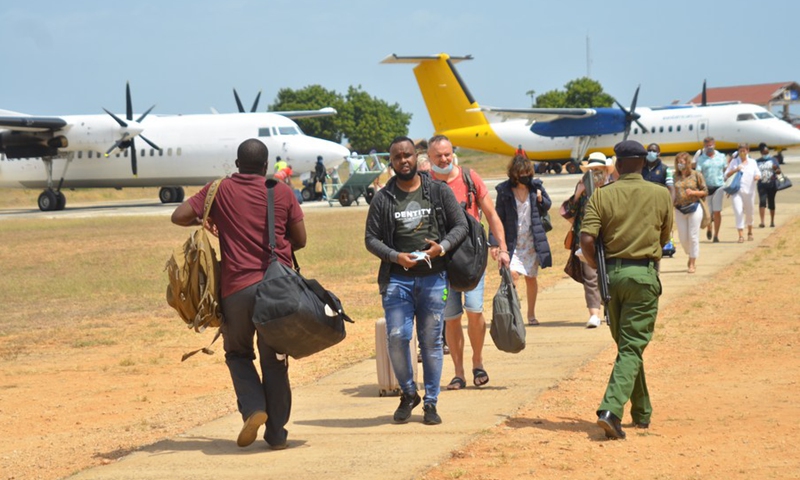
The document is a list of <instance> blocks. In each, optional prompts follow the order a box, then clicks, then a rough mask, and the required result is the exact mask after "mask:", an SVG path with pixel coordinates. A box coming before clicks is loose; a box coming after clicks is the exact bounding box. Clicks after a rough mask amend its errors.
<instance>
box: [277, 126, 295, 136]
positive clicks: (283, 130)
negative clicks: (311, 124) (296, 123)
mask: <svg viewBox="0 0 800 480" xmlns="http://www.w3.org/2000/svg"><path fill="white" fill-rule="evenodd" d="M278 131H279V132H280V134H281V135H300V132H299V131H298V130H297V128H296V127H278Z"/></svg>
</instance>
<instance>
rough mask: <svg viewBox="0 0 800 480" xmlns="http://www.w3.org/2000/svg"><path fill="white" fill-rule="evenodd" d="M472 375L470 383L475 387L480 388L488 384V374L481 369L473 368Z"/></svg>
mask: <svg viewBox="0 0 800 480" xmlns="http://www.w3.org/2000/svg"><path fill="white" fill-rule="evenodd" d="M472 375H473V378H472V383H474V384H475V386H476V387H482V386H484V385H486V384H487V383H489V374H488V373H486V370H484V369H482V368H473V369H472Z"/></svg>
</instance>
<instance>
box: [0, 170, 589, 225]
mask: <svg viewBox="0 0 800 480" xmlns="http://www.w3.org/2000/svg"><path fill="white" fill-rule="evenodd" d="M542 178H543V179H544V181H545V189H547V192H548V193H549V194H550V196H551V197H553V198H554V200H555V199H556V198H562V197H563V198H566V196H567V195H568V194H571V193H572V189H573V188H574V186H575V183H576V182H577V181H578V179H579V176H578V175H566V174H563V175H545V176H544V177H542ZM501 181H502V179H494V180H487V181H486V185H487V187H489V190H490V192H491V193H492V196H494V186H495V185H497V184H498V183H500V182H501ZM562 201H563V200H562ZM177 205H178V204H176V203H168V204H164V203H161V202H159V201H158V200H156V199H136V200H119V201H109V202H92V203H75V204H68V205H67V208H66V209H64V210H61V211H56V212H42V211H40V210H39V209H38V208H37V207H36V205H31V206H30V207H29V208H4V209H0V221H3V220H10V219H30V218H39V219H41V218H51V219H74V218H94V217H119V216H159V215H160V216H169V215H172V212H173V211H174V210H175V207H177ZM302 208H303V210H304V211H309V210H313V211H316V210H325V209H333V208H336V209H340V208H349V209H353V210H358V209H367V208H369V206H368V205H367V202H366V201H365V200H364V199H363V198H359V200H358V204H356V203H353V204H352V205H350V206H349V207H342V206H341V205H339V202H333V204H332V205H329V204H328V202H327V201H318V202H304V203H303V204H302Z"/></svg>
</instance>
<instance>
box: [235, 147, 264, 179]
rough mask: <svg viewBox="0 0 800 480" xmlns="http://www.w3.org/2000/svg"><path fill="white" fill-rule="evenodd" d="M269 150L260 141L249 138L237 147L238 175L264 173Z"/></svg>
mask: <svg viewBox="0 0 800 480" xmlns="http://www.w3.org/2000/svg"><path fill="white" fill-rule="evenodd" d="M268 161H269V150H268V149H267V146H266V145H264V143H263V142H262V141H261V140H257V139H255V138H251V139H249V140H245V141H244V142H242V143H241V145H239V149H238V150H237V151H236V166H237V167H238V168H239V173H258V174H263V173H266V170H267V163H268Z"/></svg>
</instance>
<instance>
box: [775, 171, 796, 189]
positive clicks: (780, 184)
mask: <svg viewBox="0 0 800 480" xmlns="http://www.w3.org/2000/svg"><path fill="white" fill-rule="evenodd" d="M791 186H792V181H791V180H789V177H787V176H786V175H784V174H783V172H781V173H779V174H777V175H775V190H786V189H787V188H789V187H791Z"/></svg>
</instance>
